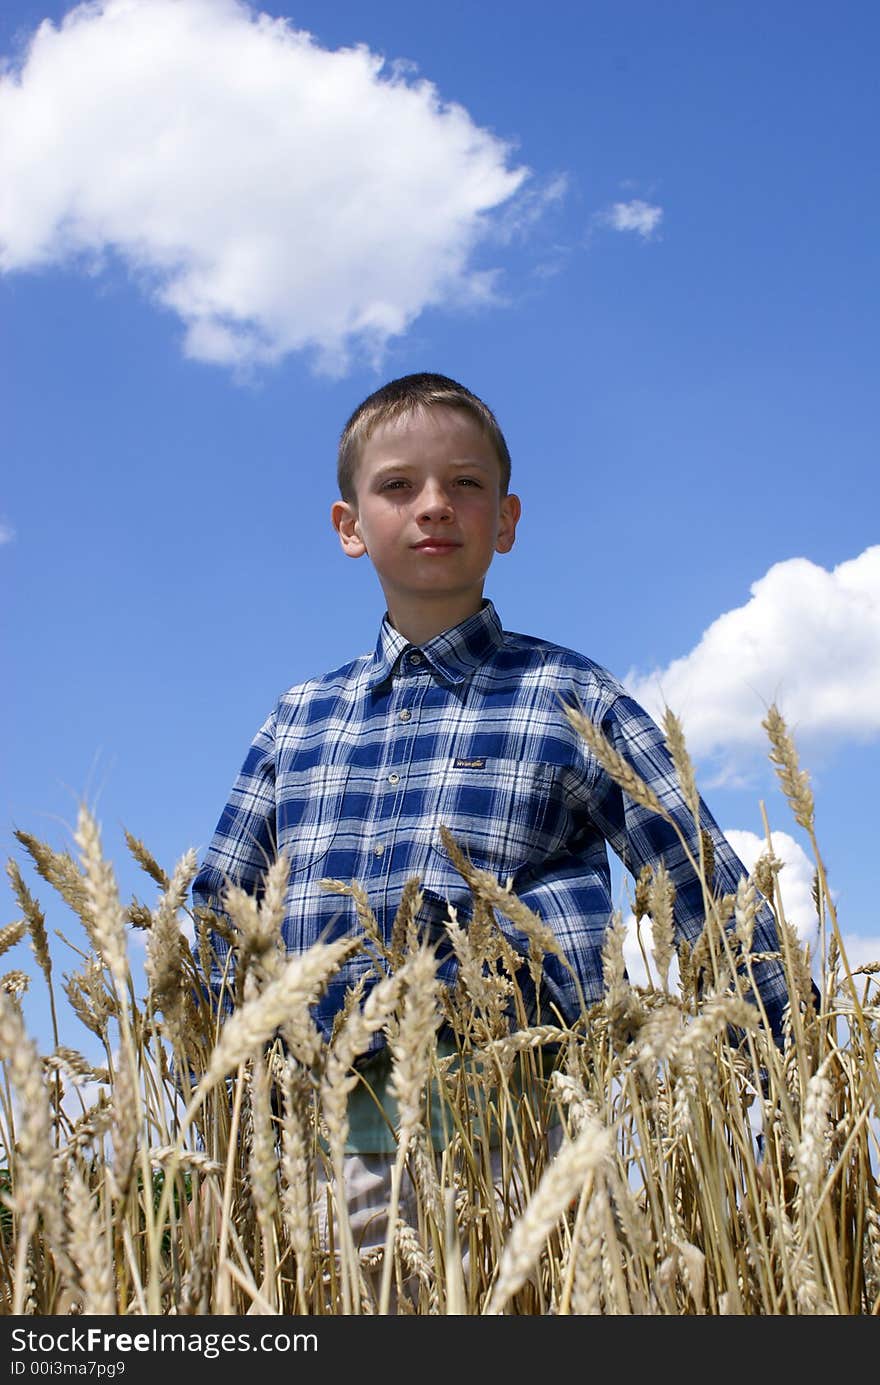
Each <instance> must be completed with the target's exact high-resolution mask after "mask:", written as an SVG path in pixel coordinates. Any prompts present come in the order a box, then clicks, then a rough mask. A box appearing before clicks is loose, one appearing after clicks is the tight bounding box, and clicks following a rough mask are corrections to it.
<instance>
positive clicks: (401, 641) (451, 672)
mask: <svg viewBox="0 0 880 1385" xmlns="http://www.w3.org/2000/svg"><path fill="white" fill-rule="evenodd" d="M503 643H504V632H503V631H502V629H501V621H500V620H499V619H498V613H497V611H496V610H495V607H494V606H493V605H492V602H491V601H489V600H485V599H484V601H483V604H482V606H481V607H480V609H479V610H478V611H476V612H475V613H474V614H473V615H472V616H468V618H467V620H463V621H462V622H461V624H460V625H453V627H452V629H451V630H444V631H443V633H442V634H440V635H435V636H434V638H433V639H432V640H428V641H426V643H425V644H420V645H418V646H414V645H411V644H410V642H409V640H407V639H406V637H405V636H404V635H401V633H400V631H399V630H395V628H394V626H393V625H392V624H391V621H390V620H389V619H388V612H387V611H386V613H385V617H384V619H383V621H382V626H381V629H380V630H379V638H378V640H377V641H376V649H375V652H374V654H373V664H372V668H371V669H370V686H371V687H375V686H376V685H377V684H379V683H382V682H384V680H385V679H386V678H389V677H391V675H392V674H394V673H395V672H396V671H397V667H398V664H399V662H400V659H401V657H402V656H403V655H404V654H405V653H406V651H407V650H409V649H413V648H416V647H417V648H418V650H419V652H420V653H421V654H422V655H423V656H424V658H425V660H426V662H427V663H428V664H429V665H430V667H431V668H432V669H433V670H434V672H435V673H436V674H437V675H438V676H439V677H440V678H442V679H443V680H444V681H445V682H447V683H461V682H462V681H463V680H464V679H465V678H467V676H468V675H469V674H470V673H473V671H474V669H475V668H479V666H480V664H482V663H485V661H486V659H488V658H489V656H490V655H491V654H494V653H495V651H496V650H497V649H500V648H501V646H502V644H503Z"/></svg>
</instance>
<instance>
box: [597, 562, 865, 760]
mask: <svg viewBox="0 0 880 1385" xmlns="http://www.w3.org/2000/svg"><path fill="white" fill-rule="evenodd" d="M624 681H625V682H626V685H627V687H628V689H629V690H630V691H631V692H632V694H633V696H634V697H635V698H636V699H637V700H638V701H639V702H641V703H642V705H643V706H645V707H646V708H647V709H648V710H649V711H651V712H652V713H653V714H654V715H655V716H657V717H658V718H659V717H660V716H662V711H663V708H664V706H668V707H671V708H672V710H673V711H674V712H675V713H676V715H677V716H678V717H679V718H680V719H681V721H682V725H683V727H684V732H685V736H686V738H687V743H688V747H689V749H690V750H691V752H692V753H693V754H694V755H695V756H701V755H710V754H716V753H730V752H731V751H735V750H736V749H737V748H744V747H748V746H752V745H765V744H766V737H765V733H764V732H763V730H762V728H761V721H762V719H763V717H764V716H765V714H766V709H767V707H768V706H769V705H770V704H771V703H772V702H775V703H776V704H777V706H778V707H779V710H780V711H781V713H782V715H783V716H784V717H785V719H786V722H787V724H788V726H789V729H790V730H791V731H792V733H793V734H794V735H795V738H796V740H799V739H800V738H801V737H802V736H803V737H804V738H806V737H808V736H826V737H831V736H845V735H848V736H856V737H860V738H869V737H873V736H876V735H877V733H878V731H880V545H877V546H875V547H872V548H867V549H865V551H864V552H863V553H861V554H859V556H858V557H857V558H852V559H850V560H848V561H846V562H843V563H840V564H839V565H838V566H837V567H835V568H833V569H832V570H831V571H827V570H826V569H825V568H822V567H820V566H819V565H818V564H817V563H813V562H810V561H809V559H807V558H790V559H788V560H786V561H785V562H780V563H776V564H775V565H774V566H773V567H771V568H770V569H769V571H768V572H767V573H766V574H765V575H764V576H763V577H761V578H760V579H759V580H758V581H757V582H755V583H753V585H752V587H751V598H750V600H749V601H747V602H746V603H745V605H743V606H739V607H737V608H736V609H735V610H733V611H728V612H726V613H725V614H724V615H722V616H719V617H718V619H717V620H715V621H713V622H712V624H711V625H710V626H709V628H708V629H707V630H706V632H705V633H704V635H703V637H702V639H701V640H700V642H699V644H697V646H696V647H695V648H694V649H692V650H691V652H690V653H689V654H686V655H684V656H683V657H682V658H680V659H675V660H673V662H672V663H671V664H668V665H667V667H666V668H662V669H655V670H654V671H653V672H651V673H642V672H639V671H638V670H635V669H634V670H631V671H630V673H629V674H628V675H627V677H626V679H625V680H624Z"/></svg>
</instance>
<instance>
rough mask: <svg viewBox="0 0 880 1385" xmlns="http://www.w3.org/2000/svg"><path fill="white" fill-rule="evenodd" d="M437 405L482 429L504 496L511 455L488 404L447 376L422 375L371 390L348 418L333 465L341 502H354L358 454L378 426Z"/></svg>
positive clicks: (404, 376)
mask: <svg viewBox="0 0 880 1385" xmlns="http://www.w3.org/2000/svg"><path fill="white" fill-rule="evenodd" d="M439 405H443V406H444V407H446V408H447V409H462V410H464V412H466V413H469V414H470V415H471V417H472V418H474V419H475V420H476V422H477V423H478V424H479V426H480V427H481V428H482V430H483V432H484V433H485V434H486V436H487V437H488V438H489V440H490V442H491V443H492V445H493V447H494V448H495V451H496V452H497V454H498V463H499V466H500V467H501V494H502V495H506V494H507V491H508V488H509V486H510V453H509V451H508V450H507V443H506V442H505V440H504V434H503V433H502V431H501V428H500V427H499V424H498V420H497V419H496V417H495V415H494V414H493V412H492V410H491V409H490V408H489V406H488V404H484V403H483V401H482V399H479V398H478V397H477V395H475V394H473V393H472V392H471V391H470V390H469V389H466V388H465V386H464V385H460V384H459V383H458V381H457V380H450V379H449V376H448V375H434V374H430V373H428V372H421V373H419V374H416V375H401V376H400V378H399V379H397V380H389V382H388V384H387V385H382V387H381V388H380V389H378V390H374V392H373V393H372V394H370V395H368V396H367V398H366V399H365V400H364V401H363V403H361V404H358V406H357V408H356V409H355V411H354V413H353V414H352V415H351V417H350V418H349V420H348V422H347V423H346V425H345V427H344V428H343V430H342V434H341V436H340V439H339V456H338V459H337V464H336V479H337V481H338V484H339V494H340V495H341V496H342V498H343V500H345V501H346V502H347V503H348V504H349V505H353V504H354V502H355V499H356V492H355V472H356V470H357V462H358V457H359V455H360V450H361V448H362V447H363V445H364V443H365V442H366V441H367V439H368V438H369V437H370V435H371V434H372V433H373V432H374V431H375V429H376V428H378V427H379V425H380V424H381V423H391V422H393V421H394V420H395V419H398V418H403V417H404V416H405V415H407V414H411V413H414V412H415V411H416V410H417V409H430V408H436V407H438V406H439Z"/></svg>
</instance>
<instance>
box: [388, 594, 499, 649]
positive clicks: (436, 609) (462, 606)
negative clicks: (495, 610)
mask: <svg viewBox="0 0 880 1385" xmlns="http://www.w3.org/2000/svg"><path fill="white" fill-rule="evenodd" d="M482 604H483V596H482V593H480V596H479V597H478V598H477V599H476V603H475V602H474V599H473V597H470V598H469V599H468V600H467V601H460V602H449V601H444V602H438V603H437V604H436V606H435V605H434V604H433V603H432V602H425V601H419V602H418V603H415V604H413V605H412V606H410V605H409V603H406V602H404V603H403V605H401V604H400V603H399V602H396V601H395V602H393V603H392V602H391V601H389V603H388V619H389V620H390V621H391V624H392V625H393V626H394V628H395V630H398V631H399V632H400V634H401V635H403V637H404V639H406V640H408V641H409V643H410V644H427V643H428V641H429V640H433V639H434V637H435V636H436V635H442V634H443V632H444V630H451V629H452V627H453V626H454V625H460V624H461V622H462V621H463V620H467V619H469V617H470V616H473V615H476V613H477V611H479V609H480V607H481V606H482Z"/></svg>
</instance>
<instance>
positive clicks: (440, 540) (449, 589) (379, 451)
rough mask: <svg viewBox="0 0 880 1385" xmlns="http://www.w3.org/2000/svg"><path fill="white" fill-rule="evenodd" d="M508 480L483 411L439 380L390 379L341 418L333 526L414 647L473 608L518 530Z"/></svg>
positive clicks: (504, 455)
mask: <svg viewBox="0 0 880 1385" xmlns="http://www.w3.org/2000/svg"><path fill="white" fill-rule="evenodd" d="M509 479H510V455H509V453H508V451H507V444H506V443H505V441H504V437H503V435H502V433H501V429H500V428H499V427H498V424H497V422H496V420H495V417H494V415H493V414H492V412H491V410H490V409H488V408H487V407H486V405H485V404H484V403H483V402H482V400H480V399H478V398H477V396H476V395H474V394H472V393H471V391H470V390H466V389H465V388H464V386H463V385H459V384H457V383H456V382H455V381H454V380H449V379H447V377H446V376H443V375H427V374H423V375H407V376H404V377H403V378H402V379H400V380H392V381H391V382H390V383H389V384H387V385H384V386H383V387H382V389H379V390H376V392H375V393H374V394H372V395H370V396H369V398H368V399H365V400H364V402H363V404H361V405H359V407H358V408H357V409H356V410H355V412H354V413H353V414H352V416H351V418H350V419H349V421H348V423H347V424H346V426H345V429H344V431H343V434H342V438H341V441H340V448H339V489H340V491H341V493H342V499H340V500H337V501H335V503H334V504H333V506H332V507H331V513H330V518H331V522H332V524H333V527H334V528H335V530H336V532H337V534H338V535H339V539H340V542H341V544H342V549H343V552H344V553H345V554H347V556H348V557H350V558H362V557H364V556H365V555H366V556H368V557H369V558H370V560H371V562H372V564H373V567H374V568H375V570H376V574H377V576H378V578H379V582H380V584H381V586H382V590H383V591H384V593H385V598H386V601H387V605H388V613H389V616H390V618H391V621H392V623H393V624H394V625H395V626H396V628H397V629H398V630H400V631H401V632H402V633H404V634H405V635H406V636H407V638H408V639H409V640H410V641H411V642H412V643H422V642H423V641H424V640H426V639H430V638H432V637H433V635H435V634H439V633H440V632H441V631H442V630H448V629H450V628H451V627H452V626H453V625H457V624H458V623H459V622H460V621H462V620H465V619H467V617H468V616H470V615H472V614H474V613H475V612H476V611H477V610H479V608H480V604H481V601H482V593H483V582H484V579H485V577H486V573H487V572H488V570H489V566H490V564H491V562H492V559H493V555H494V554H495V553H508V552H509V551H510V549H511V548H512V547H513V542H514V538H515V535H516V526H517V523H518V520H519V516H520V508H521V507H520V501H519V497H518V496H516V495H513V494H512V493H511V492H510V490H509V488H508V483H509Z"/></svg>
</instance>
